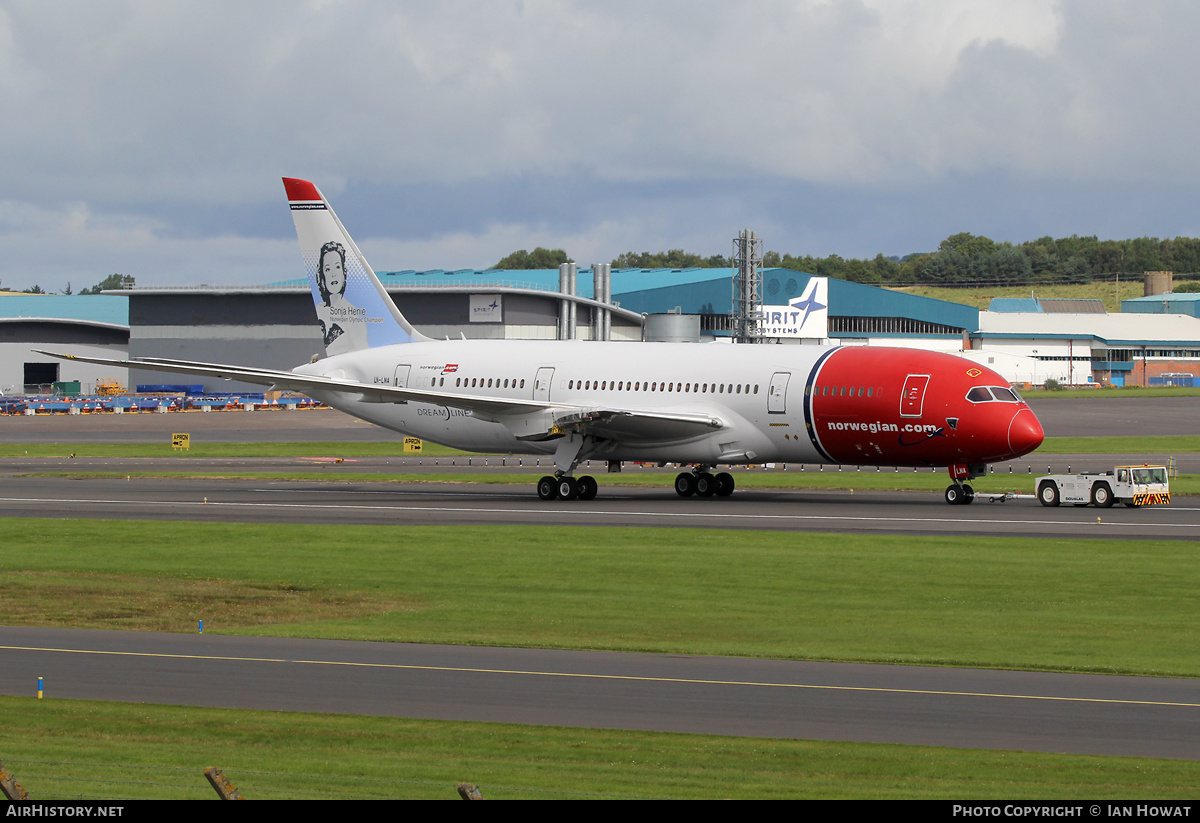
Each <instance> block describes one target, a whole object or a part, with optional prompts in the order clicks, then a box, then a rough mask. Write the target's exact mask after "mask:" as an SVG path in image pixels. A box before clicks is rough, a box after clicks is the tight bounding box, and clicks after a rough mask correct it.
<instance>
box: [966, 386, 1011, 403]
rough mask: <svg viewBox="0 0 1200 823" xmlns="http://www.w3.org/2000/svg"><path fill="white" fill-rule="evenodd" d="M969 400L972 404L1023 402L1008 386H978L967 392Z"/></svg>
mask: <svg viewBox="0 0 1200 823" xmlns="http://www.w3.org/2000/svg"><path fill="white" fill-rule="evenodd" d="M967 399H968V400H970V401H971V402H972V403H990V402H992V401H996V400H998V401H1000V402H1001V403H1020V402H1021V398H1020V397H1018V396H1017V393H1016V392H1015V391H1013V390H1012V389H1010V388H1008V387H1006V386H976V387H975V388H973V389H971V390H970V391H969V392H967Z"/></svg>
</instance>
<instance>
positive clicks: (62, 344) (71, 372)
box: [0, 292, 129, 396]
mask: <svg viewBox="0 0 1200 823" xmlns="http://www.w3.org/2000/svg"><path fill="white" fill-rule="evenodd" d="M37 349H49V350H51V351H65V352H69V353H73V354H81V355H85V356H89V357H106V358H115V359H121V358H124V357H126V356H127V355H128V353H129V298H127V297H123V296H120V295H56V294H55V295H51V294H21V293H15V292H6V293H0V393H2V394H4V395H6V396H11V395H17V394H39V393H49V392H51V391H52V387H53V385H54V384H55V383H75V382H78V383H79V384H80V387H79V388H80V391H83V392H85V393H89V394H90V393H92V392H94V391H95V388H96V382H97V381H98V380H113V381H118V382H119V383H120V384H121V385H125V384H126V381H127V379H128V374H127V373H126V372H127V370H126V369H121V368H115V367H104V366H94V365H91V364H88V363H72V362H70V361H64V360H58V359H55V358H53V357H47V356H46V355H44V354H39V353H38V352H37V351H36V350H37Z"/></svg>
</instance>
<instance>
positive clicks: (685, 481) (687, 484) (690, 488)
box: [675, 472, 696, 497]
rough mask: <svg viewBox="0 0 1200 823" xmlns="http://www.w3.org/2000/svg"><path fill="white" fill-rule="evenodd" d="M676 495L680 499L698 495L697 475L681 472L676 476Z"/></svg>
mask: <svg viewBox="0 0 1200 823" xmlns="http://www.w3.org/2000/svg"><path fill="white" fill-rule="evenodd" d="M675 493H676V494H677V495H679V496H680V497H691V496H692V495H693V494H695V493H696V475H694V474H692V473H691V472H681V473H679V474H677V475H675Z"/></svg>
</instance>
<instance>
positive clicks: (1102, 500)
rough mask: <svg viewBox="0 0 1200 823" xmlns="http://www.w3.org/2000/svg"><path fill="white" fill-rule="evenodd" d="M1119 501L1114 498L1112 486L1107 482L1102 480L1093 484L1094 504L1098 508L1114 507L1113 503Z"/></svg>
mask: <svg viewBox="0 0 1200 823" xmlns="http://www.w3.org/2000/svg"><path fill="white" fill-rule="evenodd" d="M1116 502H1117V501H1116V500H1115V499H1113V493H1112V487H1111V486H1109V485H1108V484H1107V483H1104V482H1100V483H1097V484H1096V485H1094V486H1092V505H1093V506H1095V507H1096V508H1098V509H1109V508H1112V504H1113V503H1116Z"/></svg>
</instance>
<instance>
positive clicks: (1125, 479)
mask: <svg viewBox="0 0 1200 823" xmlns="http://www.w3.org/2000/svg"><path fill="white" fill-rule="evenodd" d="M1036 488H1037V499H1038V502H1040V503H1041V504H1042V505H1043V506H1057V505H1059V504H1060V503H1070V504H1072V505H1075V506H1086V505H1088V504H1091V505H1093V506H1096V507H1097V508H1103V509H1107V508H1109V507H1110V506H1112V505H1113V504H1115V503H1124V504H1125V505H1126V506H1129V507H1131V508H1132V507H1134V506H1149V505H1167V504H1169V503H1170V502H1171V484H1170V478H1169V477H1168V476H1167V468H1166V466H1149V465H1142V466H1116V467H1114V468H1113V469H1112V471H1106V472H1104V473H1103V474H1091V473H1086V472H1085V473H1083V474H1047V475H1043V476H1042V477H1039V478H1038V479H1037V481H1036Z"/></svg>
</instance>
